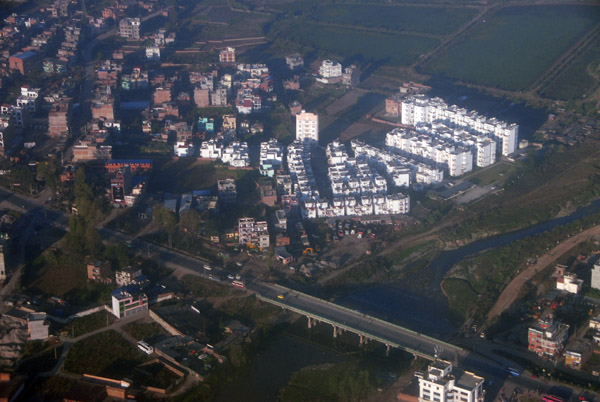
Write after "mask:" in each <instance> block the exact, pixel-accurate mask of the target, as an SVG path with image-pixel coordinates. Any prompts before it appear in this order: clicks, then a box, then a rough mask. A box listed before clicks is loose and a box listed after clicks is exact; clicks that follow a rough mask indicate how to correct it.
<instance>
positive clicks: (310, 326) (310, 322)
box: [306, 315, 312, 329]
mask: <svg viewBox="0 0 600 402" xmlns="http://www.w3.org/2000/svg"><path fill="white" fill-rule="evenodd" d="M306 318H308V329H311V328H312V318H310V316H309V315H307V316H306Z"/></svg>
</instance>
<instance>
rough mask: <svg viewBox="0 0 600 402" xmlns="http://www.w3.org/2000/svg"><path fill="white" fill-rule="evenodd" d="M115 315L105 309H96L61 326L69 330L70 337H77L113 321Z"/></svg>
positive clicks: (64, 329)
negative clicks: (94, 311) (96, 310)
mask: <svg viewBox="0 0 600 402" xmlns="http://www.w3.org/2000/svg"><path fill="white" fill-rule="evenodd" d="M115 320H116V317H115V316H114V315H112V314H111V313H109V312H108V311H106V310H102V311H98V312H97V313H93V314H90V315H86V316H84V317H81V318H76V319H74V320H73V321H71V322H70V323H68V324H67V325H65V326H64V327H63V331H69V335H70V336H72V337H78V336H81V335H84V334H87V333H88V332H92V331H95V330H97V329H100V328H104V327H106V326H107V325H110V324H112V323H113V322H115Z"/></svg>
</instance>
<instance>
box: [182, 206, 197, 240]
mask: <svg viewBox="0 0 600 402" xmlns="http://www.w3.org/2000/svg"><path fill="white" fill-rule="evenodd" d="M200 222H201V221H200V214H199V213H198V211H197V210H196V209H188V210H187V211H185V212H184V213H183V214H182V215H181V217H180V218H179V224H180V225H181V226H182V227H184V228H185V229H186V230H187V231H188V233H189V234H190V235H195V234H196V233H197V232H198V229H199V228H200Z"/></svg>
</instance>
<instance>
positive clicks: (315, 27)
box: [269, 23, 439, 66]
mask: <svg viewBox="0 0 600 402" xmlns="http://www.w3.org/2000/svg"><path fill="white" fill-rule="evenodd" d="M276 35H277V36H280V35H283V36H285V37H287V39H288V40H292V41H294V42H296V43H297V44H299V45H301V46H302V47H304V48H305V50H307V51H309V50H312V49H318V50H319V52H322V53H323V54H329V55H330V56H328V57H333V56H334V55H335V56H337V57H340V58H344V59H349V60H353V61H358V62H367V61H379V62H385V63H386V64H391V65H396V66H405V65H409V64H411V63H412V62H414V61H415V60H417V59H418V57H419V56H420V55H421V54H423V53H424V52H426V51H428V50H430V49H432V48H433V47H435V46H436V45H437V44H438V43H439V41H438V40H437V39H433V38H429V37H421V36H411V35H403V34H387V33H379V32H369V31H360V30H356V29H347V28H332V27H326V26H322V25H319V24H311V23H303V24H293V25H288V26H286V27H285V28H284V29H283V32H278V33H277V34H276ZM269 36H271V35H269ZM273 39H276V38H273Z"/></svg>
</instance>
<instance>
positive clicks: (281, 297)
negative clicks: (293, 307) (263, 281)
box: [277, 295, 285, 299]
mask: <svg viewBox="0 0 600 402" xmlns="http://www.w3.org/2000/svg"><path fill="white" fill-rule="evenodd" d="M284 297H285V296H283V295H277V298H278V299H283V298H284Z"/></svg>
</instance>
